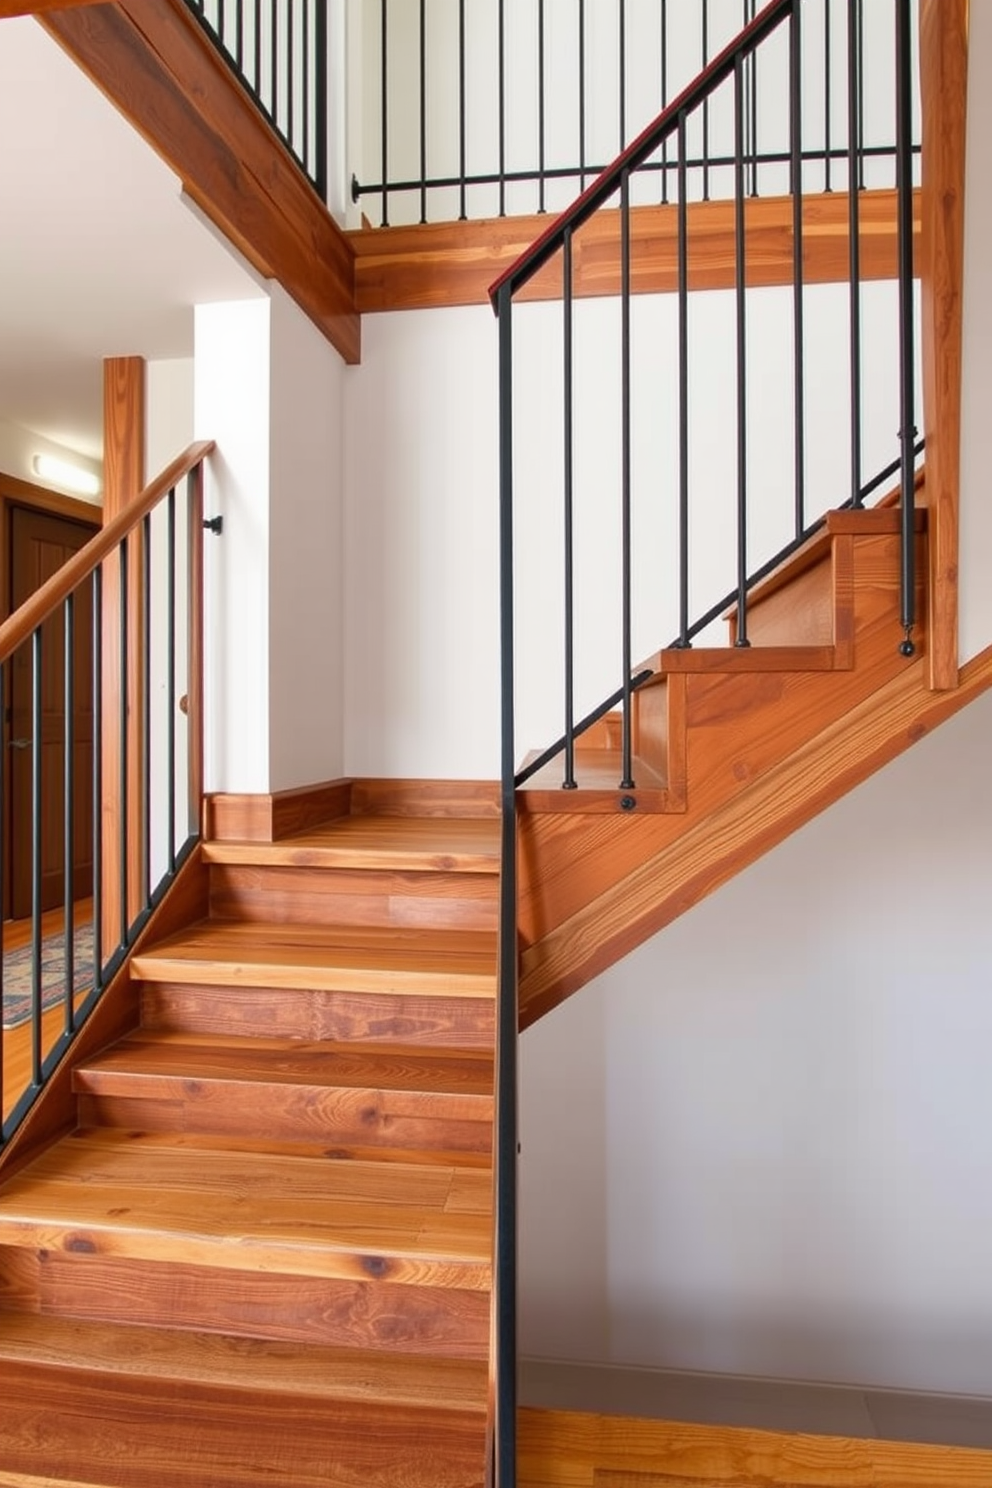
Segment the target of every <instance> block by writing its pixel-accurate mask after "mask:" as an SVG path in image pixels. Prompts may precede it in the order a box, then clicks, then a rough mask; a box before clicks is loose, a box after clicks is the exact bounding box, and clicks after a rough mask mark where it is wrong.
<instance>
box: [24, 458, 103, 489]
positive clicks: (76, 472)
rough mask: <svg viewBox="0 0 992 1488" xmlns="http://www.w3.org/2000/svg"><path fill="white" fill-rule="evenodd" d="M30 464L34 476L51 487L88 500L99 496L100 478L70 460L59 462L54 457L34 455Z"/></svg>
mask: <svg viewBox="0 0 992 1488" xmlns="http://www.w3.org/2000/svg"><path fill="white" fill-rule="evenodd" d="M31 464H32V467H33V469H34V473H35V475H37V476H40V477H41V479H42V480H43V481H50V482H51V484H52V485H53V486H61V488H62V489H63V490H64V491H72V492H74V493H75V494H76V495H77V496H89V497H90V498H92V497H94V496H99V494H100V486H101V482H100V477H99V476H98V475H94V474H93V471H92V470H87V469H85V467H84V466H82V465H75V464H73V463H72V461H71V460H60V459H59V458H58V457H57V456H55V455H35V457H34V459H33V460H32V462H31Z"/></svg>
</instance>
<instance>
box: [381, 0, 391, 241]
mask: <svg viewBox="0 0 992 1488" xmlns="http://www.w3.org/2000/svg"><path fill="white" fill-rule="evenodd" d="M387 8H388V0H380V3H379V17H380V22H379V29H380V40H381V44H382V57H381V59H380V77H379V86H380V88H381V98H380V101H379V109H380V118H381V123H382V226H383V227H388V226H389V61H388V52H389V27H388V21H387V16H386V11H387Z"/></svg>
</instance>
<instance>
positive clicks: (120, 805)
mask: <svg viewBox="0 0 992 1488" xmlns="http://www.w3.org/2000/svg"><path fill="white" fill-rule="evenodd" d="M103 470H104V477H103V479H104V496H103V521H104V526H106V525H107V523H108V522H110V521H112V520H113V519H114V517H116V516H118V515H119V514H120V512H122V511H123V510H124V509H125V508H126V507H127V506H129V505H130V504H131V503H132V502H133V501H134V500H135V498H136V497H137V496H138V494H139V493H140V491H141V489H142V487H143V485H144V480H145V363H144V359H143V358H142V357H108V358H107V360H106V361H105V362H104V364H103ZM140 543H141V539H140V534H136V535H135V536H134V537H132V538H131V539H130V542H129V553H128V578H129V588H128V622H127V631H128V678H127V685H128V714H127V739H126V748H127V754H128V761H129V776H128V793H127V795H128V799H127V802H126V803H124V802H122V801H121V792H120V778H121V774H120V771H121V753H120V751H121V743H122V741H121V730H120V708H121V669H120V626H121V583H120V565H119V561H118V559H117V558H108V559H107V561H106V563H105V565H104V579H103V644H102V656H103V753H102V757H101V758H102V771H103V778H102V796H103V872H102V885H103V915H102V932H101V933H102V939H103V954H104V957H106V956H107V955H108V954H109V953H110V951H112V950H113V948H114V947H115V946H116V945H117V944H118V942H119V940H120V938H121V925H122V922H123V920H124V919H125V914H124V913H122V905H121V856H120V821H121V812H122V811H123V810H126V813H127V817H126V820H127V841H128V854H127V856H128V864H127V905H126V919H127V922H128V923H130V922H131V920H132V919H133V918H134V916H135V914H136V913H137V911H138V906H139V894H140V889H141V858H140V847H141V782H140V777H139V774H138V764H139V761H140V759H141V707H140V696H141V694H140V687H141V681H142V677H141V654H142V648H141V603H140V600H141V596H140V588H139V585H140V579H141V546H140Z"/></svg>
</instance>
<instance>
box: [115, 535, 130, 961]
mask: <svg viewBox="0 0 992 1488" xmlns="http://www.w3.org/2000/svg"><path fill="white" fill-rule="evenodd" d="M119 552H120V575H121V613H120V631H119V635H118V657H119V660H120V685H121V691H120V709H119V715H118V721H117V728H118V735H119V744H120V770H119V775H118V789H119V792H120V794H119V797H118V833H117V837H118V851H119V853H120V860H119V863H118V868H119V883H118V892H119V894H120V900H121V902H120V940H119V945H120V946H126V945H127V941H128V930H129V928H130V913H129V910H128V892H127V878H128V874H127V869H128V858H127V854H128V820H127V818H128V807H129V805H130V802H129V798H128V787H129V784H130V771H129V769H128V757H127V744H128V739H127V714H128V675H127V669H128V660H129V657H128V603H129V594H128V589H129V585H128V545H127V538H125V539H124V541H123V542H122V543H121V545H120V549H119Z"/></svg>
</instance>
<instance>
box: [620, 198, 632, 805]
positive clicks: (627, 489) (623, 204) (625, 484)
mask: <svg viewBox="0 0 992 1488" xmlns="http://www.w3.org/2000/svg"><path fill="white" fill-rule="evenodd" d="M620 325H621V331H620V339H621V351H620V356H621V393H620V409H621V420H622V422H621V431H622V432H621V445H622V447H621V467H622V468H621V508H622V512H621V526H622V530H621V546H622V559H621V562H622V607H623V622H622V623H623V707H622V738H621V744H622V754H623V761H622V778H621V780H620V789H621V790H633V788H634V767H633V742H632V741H633V730H632V717H631V699H632V689H631V681H630V673H631V668H632V665H633V659H632V655H631V510H630V507H631V464H630V426H631V403H630V172H629V171H626V170H625V171H624V172H623V174H622V176H621V177H620Z"/></svg>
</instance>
